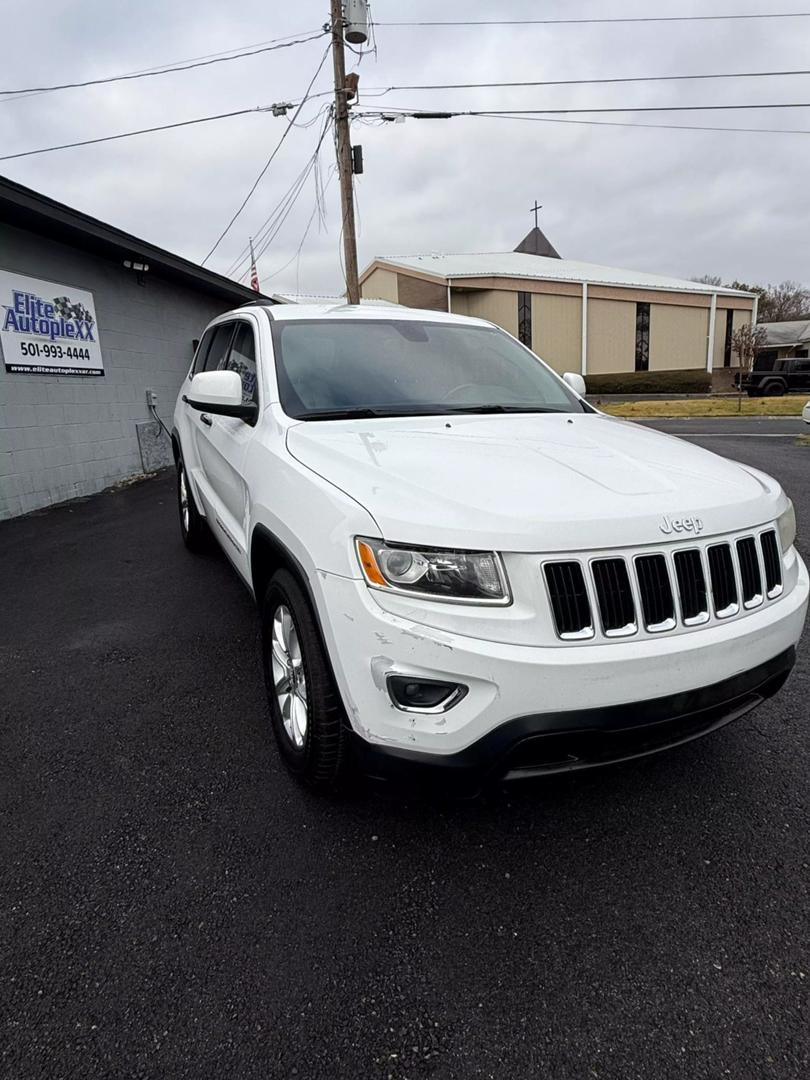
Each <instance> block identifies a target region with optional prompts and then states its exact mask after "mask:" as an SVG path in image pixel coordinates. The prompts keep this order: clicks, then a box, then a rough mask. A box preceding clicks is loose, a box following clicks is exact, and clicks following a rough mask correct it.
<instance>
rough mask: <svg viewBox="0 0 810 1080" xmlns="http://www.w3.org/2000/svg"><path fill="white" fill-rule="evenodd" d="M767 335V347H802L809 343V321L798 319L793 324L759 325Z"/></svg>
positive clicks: (773, 323) (772, 323)
mask: <svg viewBox="0 0 810 1080" xmlns="http://www.w3.org/2000/svg"><path fill="white" fill-rule="evenodd" d="M760 325H761V326H762V327H763V329H764V330H765V332H766V334H767V335H768V345H770V346H773V347H779V346H782V347H784V346H786V345H804V344H806V343H808V342H810V319H798V320H796V321H793V322H771V323H760Z"/></svg>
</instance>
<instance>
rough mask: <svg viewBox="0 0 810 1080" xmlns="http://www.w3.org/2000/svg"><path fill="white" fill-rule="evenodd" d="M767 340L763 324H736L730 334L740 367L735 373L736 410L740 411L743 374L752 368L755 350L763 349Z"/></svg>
mask: <svg viewBox="0 0 810 1080" xmlns="http://www.w3.org/2000/svg"><path fill="white" fill-rule="evenodd" d="M767 342H768V334H767V331H766V330H765V328H764V326H754V325H753V324H752V323H744V324H743V325H742V326H738V327H737V329H736V330H735V331H734V333H733V334H732V335H731V349H732V352H734V353H735V355H736V356H737V362H738V366H739V368H740V370H739V373H738V375H737V380H738V381H737V390H738V398H737V411H738V412H742V392H743V382H744V381H745V376H746V375H747V374H748V373H749V372H750V371H751V370H752V369H753V367H754V361H755V360H756V356H757V352H758V350H759V349H763V348H764V347H765V345H766V344H767Z"/></svg>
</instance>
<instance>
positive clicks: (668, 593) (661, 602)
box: [636, 555, 676, 634]
mask: <svg viewBox="0 0 810 1080" xmlns="http://www.w3.org/2000/svg"><path fill="white" fill-rule="evenodd" d="M636 578H637V580H638V587H639V593H640V595H641V610H642V613H643V615H644V625H645V626H646V628H647V629H648V630H649V631H650V633H653V634H660V633H662V632H663V631H664V630H672V629H674V627H675V625H676V623H675V597H674V596H673V594H672V585H671V583H670V580H669V571H668V570H667V560H666V558H665V556H663V555H639V556H638V557H637V558H636Z"/></svg>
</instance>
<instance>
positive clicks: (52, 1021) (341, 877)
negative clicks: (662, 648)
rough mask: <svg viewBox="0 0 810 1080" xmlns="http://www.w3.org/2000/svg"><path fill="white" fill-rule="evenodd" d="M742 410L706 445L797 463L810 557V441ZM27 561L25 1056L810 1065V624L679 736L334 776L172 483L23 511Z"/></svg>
mask: <svg viewBox="0 0 810 1080" xmlns="http://www.w3.org/2000/svg"><path fill="white" fill-rule="evenodd" d="M672 423H675V422H672ZM672 423H670V424H668V423H662V424H661V426H662V427H663V428H666V429H667V430H673V428H672ZM690 423H694V422H690ZM729 423H731V424H732V426H731V428H730V429H729ZM742 423H743V422H742V421H733V422H729V421H720V422H718V421H712V422H711V433H710V434H709V435H708V436H705V435H700V434H698V435H697V436H696V441H698V442H702V444H703V445H706V446H709V447H710V448H711V449H713V450H715V451H718V452H720V453H723V454H727V455H728V456H730V457H737V458H739V459H741V460H744V461H746V462H749V463H750V464H752V465H755V466H757V467H759V468H762V469H765V470H766V471H768V472H771V473H773V474H774V475H775V476H777V477H778V478H779V479H780V480H781V481H782V482H783V483H784V485H785V487H786V488H787V489H788V491H789V492H790V494H791V495H792V497H793V499H794V501H795V503H796V507H797V512H798V515H799V520H800V531H801V523H806V525H805V529H806V530H807V531H805V532H804V537H805V538H804V540H803V541H801V542H800V547H802V548H803V550H804V554H805V557H808V556H810V447H801V446H797V445H796V444H795V440H794V439H793V438H791V437H786V438H758V437H750V436H749V435H746V434H741V432H742V431H749V430H750V427H751V425H750V424H749V425H748V426H747V427H745V428H743V427H742V426H739V427H734V426H733V425H734V424H740V425H742ZM682 430H687V429H685V428H683V427H682ZM723 432H725V433H726V434H725V435H724V437H717V436H718V435H721V434H722V433H723ZM712 433H713V434H712ZM771 433H772V434H773V433H776V432H775V430H774V431H772V432H771ZM797 433H799V428H798V427H797ZM789 434H790V433H789V432H788V435H789ZM0 568H1V569H0V581H1V587H2V594H1V595H2V598H3V604H2V610H3V616H4V619H3V621H4V627H5V632H4V633H3V634H2V638H0V677H1V678H2V705H1V706H0V718H1V719H2V728H1V729H0V828H1V830H2V831H1V832H0V837H1V839H0V911H2V947H1V948H0V953H1V954H2V961H1V962H2V976H1V977H0V978H1V980H2V981H0V987H2V991H1V992H0V1018H1V1019H0V1023H1V1024H2V1028H1V1029H0V1030H2V1035H0V1062H2V1066H1V1067H0V1075H2V1076H4V1077H8V1078H9V1080H12V1078H13V1080H35V1078H40V1077H41V1078H45V1077H47V1078H48V1080H56V1078H80V1080H94V1078H101V1077H104V1078H112V1077H127V1078H130V1077H137V1078H150V1080H151V1078H155V1080H157V1078H160V1080H167V1078H172V1080H174V1078H189V1080H208V1078H212V1080H213V1078H217V1080H222V1078H225V1077H227V1078H229V1080H242V1078H245V1080H248V1078H249V1080H254V1078H256V1080H258V1078H262V1080H267V1078H276V1077H279V1078H282V1077H283V1078H287V1077H300V1078H301V1080H317V1078H330V1080H332V1078H340V1080H343V1078H377V1077H379V1078H382V1080H386V1078H394V1080H405V1078H410V1080H421V1078H424V1077H429V1078H440V1080H444V1078H460V1080H466V1078H474V1077H495V1078H501V1077H508V1078H510V1080H523V1078H527V1080H529V1078H532V1080H533V1078H535V1077H537V1078H539V1077H543V1078H548V1080H569V1078H570V1080H574V1078H576V1080H579V1078H594V1077H595V1078H600V1080H606V1078H609V1080H634V1078H644V1080H646V1078H655V1080H662V1078H670V1077H672V1078H675V1077H677V1078H682V1077H688V1078H689V1080H701V1078H707V1080H708V1078H712V1080H720V1078H723V1077H731V1078H732V1080H748V1078H751V1080H754V1078H756V1080H761V1078H769V1077H773V1078H779V1080H787V1078H797V1080H798V1078H805V1077H807V1076H808V1075H810V1000H809V997H810V870H809V869H808V868H809V867H810V797H809V795H808V778H810V730H809V722H810V707H809V706H808V702H810V647H808V639H807V637H805V641H804V647H803V648H800V651H799V662H798V666H797V669H796V671H795V673H794V675H793V676H792V678H791V680H790V681H789V682H788V684H787V686H786V687H785V689H784V690H783V691H782V693H781V694H780V695H779V696H778V697H777V698H776V699H774V700H773V701H772V702H769V703H768V704H766V705H764V706H763V707H762V708H761V709H759V710H758V711H757V712H755V713H754V714H752V715H750V716H748V717H746V718H744V719H743V720H741V721H739V722H738V723H737V724H735V725H732V726H731V727H729V728H727V729H726V730H724V731H722V732H720V733H718V734H716V735H715V736H714V737H711V738H708V739H706V740H704V741H701V742H698V743H694V744H692V745H690V746H688V747H685V748H682V749H680V750H678V751H674V752H671V753H670V754H667V755H662V756H660V757H658V758H654V759H648V760H646V761H642V762H636V763H631V764H626V765H622V766H616V767H612V768H610V769H604V770H601V771H595V772H592V773H590V774H579V775H576V776H572V777H569V778H564V779H555V780H552V781H546V782H544V783H540V784H536V783H532V784H526V785H522V786H512V787H510V788H504V789H501V790H499V791H495V792H493V793H491V794H489V795H487V796H486V797H485V798H483V799H481V800H479V801H477V802H475V803H464V804H444V803H441V802H436V801H425V800H424V799H420V798H419V797H417V796H416V795H414V797H394V796H386V795H383V794H379V793H365V794H358V795H356V796H353V797H352V798H349V799H345V800H342V801H338V800H326V799H322V798H316V797H313V796H310V795H308V794H306V793H305V792H303V791H302V790H300V789H299V788H298V787H297V786H296V785H295V784H294V783H293V782H292V781H291V780H290V779H289V778H288V777H287V775H286V773H285V772H284V771H283V769H282V767H281V765H280V764H279V761H278V759H277V757H276V754H275V752H274V748H273V746H272V743H271V741H270V738H269V734H268V730H267V716H266V709H265V703H264V698H263V686H262V681H261V673H260V666H259V661H258V645H257V620H256V617H255V615H254V612H253V608H252V605H251V601H250V600H249V597H248V595H247V593H246V592H245V591H244V589H243V588H242V586H241V585H240V584H239V582H238V581H237V579H236V578H235V576H234V575H233V573H232V571H231V570H230V569H229V567H228V566H227V565H226V563H225V561H224V559H222V558H220V557H218V556H216V555H211V556H206V557H202V558H199V557H197V558H195V557H192V556H190V555H188V554H187V553H186V552H185V550H184V548H183V547H182V544H181V541H180V537H179V532H178V529H177V524H176V513H175V506H174V492H173V479H172V478H171V477H170V476H162V477H159V478H157V479H154V480H149V481H146V482H144V483H141V484H137V485H135V486H132V487H130V488H127V489H125V490H122V491H119V492H116V493H108V494H104V495H101V496H96V497H94V498H91V499H87V500H84V501H82V502H79V503H73V504H69V505H66V506H62V507H58V508H55V509H52V510H50V511H48V512H43V513H38V514H34V515H31V516H29V517H26V518H24V519H19V520H16V521H13V522H9V523H6V524H4V525H2V526H0Z"/></svg>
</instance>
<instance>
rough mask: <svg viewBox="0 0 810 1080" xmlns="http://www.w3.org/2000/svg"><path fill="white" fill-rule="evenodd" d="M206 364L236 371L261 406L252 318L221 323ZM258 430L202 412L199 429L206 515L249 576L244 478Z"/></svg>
mask: <svg viewBox="0 0 810 1080" xmlns="http://www.w3.org/2000/svg"><path fill="white" fill-rule="evenodd" d="M220 330H221V331H222V333H221V334H219V333H217V334H215V336H214V338H213V340H212V342H211V346H210V349H209V351H208V356H207V357H206V361H205V370H206V371H214V370H218V371H225V370H230V371H235V372H236V373H237V374H238V375H239V377H240V379H241V382H242V400H243V401H246V402H247V401H253V402H255V403H256V404H257V405H258V406H259V407H261V402H260V400H259V378H258V359H259V358H258V356H257V346H256V334H255V331H254V327H253V324H252V322H251V321H250V320H249V319H236V320H234V321H233V322H229V323H222V324H220V327H218V328H217V331H220ZM254 431H255V427H254V426H253V425H252V424H250V423H248V422H247V421H245V420H240V419H238V418H236V417H230V416H215V415H213V414H209V413H205V412H201V413H199V414H198V419H197V420H196V423H195V425H194V432H195V443H196V450H197V454H196V457H197V461H198V463H199V474H200V475H199V477H197V478H195V479H197V487H198V490H199V491H200V493H201V496H202V499H203V501H204V503H205V509H206V516H207V518H208V522H209V525H210V527H211V529H212V530H213V532H214V533H215V534H216V535H217V537H218V539H219V540H220V542H221V544H222V546H223V548H224V549H225V551H226V553H227V555H228V556H229V558H230V559H231V560H232V561H233V562H234V564H235V565H236V567H237V569H238V570H239V571H240V573H242V574H243V576H245V577H248V575H249V565H248V563H249V559H248V537H247V530H248V519H249V509H250V504H249V498H248V490H247V485H246V484H245V479H244V468H243V466H244V461H245V455H246V453H247V446H248V443H249V441H250V439H251V438H252V437H253V434H254Z"/></svg>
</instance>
